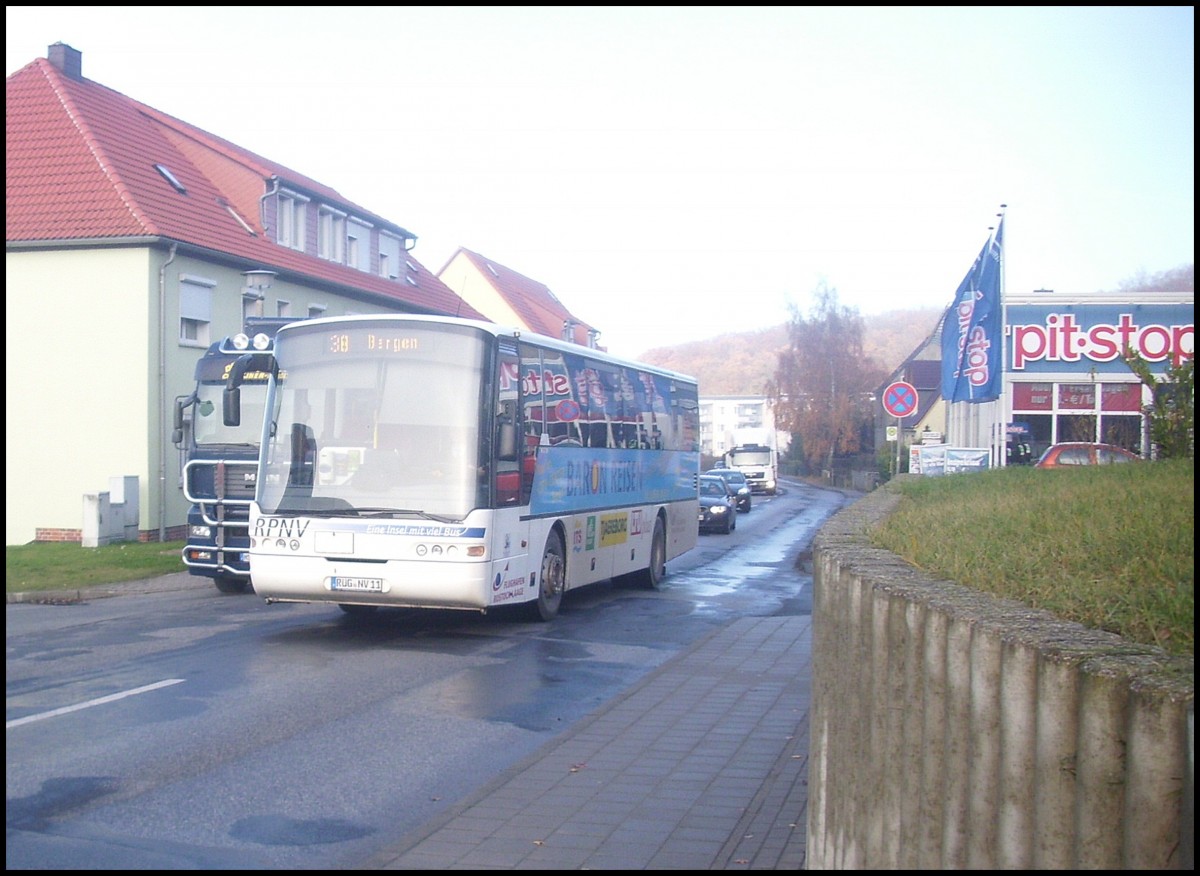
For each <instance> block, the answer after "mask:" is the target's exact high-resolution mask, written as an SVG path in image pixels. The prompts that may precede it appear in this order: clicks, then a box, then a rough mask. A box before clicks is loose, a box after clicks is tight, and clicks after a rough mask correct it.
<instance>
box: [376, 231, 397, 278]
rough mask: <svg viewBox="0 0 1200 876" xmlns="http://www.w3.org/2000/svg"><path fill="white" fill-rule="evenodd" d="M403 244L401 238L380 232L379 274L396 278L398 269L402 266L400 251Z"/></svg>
mask: <svg viewBox="0 0 1200 876" xmlns="http://www.w3.org/2000/svg"><path fill="white" fill-rule="evenodd" d="M402 251H403V246H402V245H401V243H400V238H398V237H393V236H392V235H390V234H384V233H383V232H382V231H381V232H379V276H381V277H387V278H388V279H389V280H395V279H396V277H397V276H398V275H397V274H396V271H397V270H398V269H399V267H400V253H401V252H402Z"/></svg>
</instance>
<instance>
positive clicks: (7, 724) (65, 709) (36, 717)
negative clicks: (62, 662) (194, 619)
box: [4, 678, 183, 730]
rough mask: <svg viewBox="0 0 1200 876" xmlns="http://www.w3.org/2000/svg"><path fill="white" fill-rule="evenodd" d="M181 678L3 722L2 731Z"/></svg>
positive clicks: (147, 690)
mask: <svg viewBox="0 0 1200 876" xmlns="http://www.w3.org/2000/svg"><path fill="white" fill-rule="evenodd" d="M182 682H183V679H182V678H168V679H166V680H165V681H156V682H155V683H154V684H148V685H146V686H145V687H135V688H133V690H127V691H122V692H121V693H115V694H109V695H108V696H106V697H100V698H99V699H95V700H88V701H87V702H86V703H77V704H76V705H74V706H63V707H62V708H61V709H52V710H51V711H49V712H42V713H40V714H38V715H26V716H25V717H24V718H15V719H14V720H12V721H5V722H4V729H5V730H8V729H9V728H10V727H19V726H20V725H22V724H32V723H33V722H34V721H41V720H42V719H43V718H55V717H58V716H59V715H66V714H67V713H69V712H78V711H79V710H80V709H90V708H91V707H92V706H101V705H104V703H112V702H116V701H117V700H123V699H125V697H132V696H136V695H137V694H143V693H148V692H149V691H152V690H158V689H159V688H160V687H170V686H171V685H173V684H181V683H182Z"/></svg>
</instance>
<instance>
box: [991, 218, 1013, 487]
mask: <svg viewBox="0 0 1200 876" xmlns="http://www.w3.org/2000/svg"><path fill="white" fill-rule="evenodd" d="M1007 212H1008V204H1001V205H1000V212H999V213H997V214H996V217H997V218H998V219H999V220H1000V221H999V223H998V224H999V226H1000V227H1003V226H1004V214H1005V213H1007ZM1005 239H1007V234H1006V235H1005ZM1006 273H1007V271H1005V270H1004V243H1003V241H1001V244H1000V399H999V401H1000V405H999V407H1000V423H999V424H998V425H997V426H993V432H994V433H999V439H1000V440H999V443H998V445H997V447H996V456H997V458H998V462H997V465H999V466H1002V467H1003V466H1005V465H1007V463H1008V453H1007V451H1008V424H1009V423H1010V422H1012V398H1011V396H1010V395H1009V391H1008V389H1009V387H1008V296H1006V295H1005V294H1004V279H1005V274H1006Z"/></svg>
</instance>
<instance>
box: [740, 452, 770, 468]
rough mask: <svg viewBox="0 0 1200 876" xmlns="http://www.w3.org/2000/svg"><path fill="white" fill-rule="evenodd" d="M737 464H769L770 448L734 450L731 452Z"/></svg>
mask: <svg viewBox="0 0 1200 876" xmlns="http://www.w3.org/2000/svg"><path fill="white" fill-rule="evenodd" d="M731 455H732V456H733V458H734V459H735V460H736V461H737V464H738V465H770V464H771V451H770V450H735V451H734V452H733V453H732V454H731Z"/></svg>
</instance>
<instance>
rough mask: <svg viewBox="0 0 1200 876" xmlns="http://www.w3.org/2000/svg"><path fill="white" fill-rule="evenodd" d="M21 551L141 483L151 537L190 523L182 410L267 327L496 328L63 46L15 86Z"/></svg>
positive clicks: (402, 231)
mask: <svg viewBox="0 0 1200 876" xmlns="http://www.w3.org/2000/svg"><path fill="white" fill-rule="evenodd" d="M5 125H6V134H7V137H6V147H7V154H6V162H5V181H6V205H5V206H6V211H5V220H6V235H5V244H6V247H5V273H6V280H7V295H6V297H5V315H6V348H7V357H6V380H5V384H6V399H5V402H6V415H7V423H8V425H7V428H6V448H7V479H6V487H7V489H6V500H5V542H6V544H24V543H26V542H29V541H34V540H77V539H78V538H79V537H80V534H81V530H82V508H83V506H84V496H85V495H86V494H94V493H96V492H100V491H103V490H105V489H107V487H108V484H109V483H110V481H111V480H113V479H114V478H129V477H131V476H136V477H137V483H138V497H137V498H138V502H137V504H138V508H139V510H138V524H137V528H138V532H139V536H140V537H142V538H144V539H149V540H156V539H157V538H160V537H163V536H164V535H165V536H166V537H176V536H178V535H179V533H180V532H181V531H182V527H183V525H184V523H185V521H186V511H187V502H186V501H185V500H184V498H183V493H182V488H181V479H180V472H181V459H180V458H179V451H177V450H176V449H175V447H174V446H173V445H172V441H171V437H172V413H171V408H172V400H173V399H174V398H175V397H176V396H178V395H181V394H184V393H187V392H189V391H190V390H191V386H192V381H193V378H192V375H193V370H194V367H195V363H196V360H197V359H198V358H199V357H200V356H201V355H202V354H203V352H204V350H205V348H206V347H207V345H208V344H209V342H210V341H215V340H218V339H219V338H220V337H222V336H224V335H228V334H233V333H235V332H237V331H239V330H240V329H241V327H242V326H243V324H244V321H245V319H246V317H249V316H282V317H296V318H304V317H315V316H322V315H324V316H337V315H343V314H351V313H430V314H451V315H458V316H466V317H474V318H484V317H483V314H482V312H481V311H479V310H477V309H476V308H474V307H473V306H472V305H471V304H469V303H468V302H466V301H464V300H463V299H462V298H461V297H460V296H459V295H457V294H456V293H455V292H453V291H452V290H451V289H450V288H449V287H448V286H447V285H446V284H445V283H444V282H442V280H440V279H439V278H438V277H437V276H436V275H435V274H434V273H433V272H432V271H430V270H429V269H427V268H426V267H425V266H423V265H422V264H421V263H420V262H419V261H418V260H417V258H416V257H415V256H414V255H413V252H412V250H413V247H414V244H415V243H416V235H414V234H413V233H412V232H410V231H408V230H407V229H406V228H405V227H403V226H401V225H398V224H396V223H395V222H393V221H391V220H389V219H386V218H385V217H383V216H380V215H378V214H376V213H374V212H372V211H370V210H368V209H366V208H364V207H363V206H362V205H359V204H355V203H353V202H351V201H349V200H348V199H346V198H344V197H342V196H341V195H340V194H338V192H337V191H336V190H334V189H332V188H330V187H329V186H327V185H324V184H322V183H319V182H317V181H315V180H312V179H309V178H308V177H306V176H304V175H303V174H300V173H297V172H296V171H293V170H291V169H289V168H287V167H284V166H282V165H280V164H277V163H275V162H273V161H271V160H269V159H267V158H264V157H262V156H259V155H256V154H254V153H252V152H249V151H247V150H245V149H242V148H241V147H239V146H237V145H235V144H234V143H231V142H229V141H228V140H224V139H222V138H220V137H217V136H214V135H213V134H210V133H208V132H207V131H203V130H200V129H199V128H196V127H194V126H192V125H189V124H187V123H186V122H184V121H181V120H179V119H176V118H174V117H172V116H170V115H168V114H166V113H165V112H162V111H160V110H157V109H154V108H153V107H149V106H146V105H145V104H142V103H139V102H138V101H136V100H133V99H131V98H129V97H127V96H125V95H123V94H120V93H118V92H116V91H113V90H112V89H110V88H107V87H105V86H103V85H101V84H99V83H97V82H93V81H92V80H89V79H87V78H85V77H84V75H83V59H82V54H81V53H80V52H78V51H77V50H75V49H74V48H72V47H70V46H68V45H64V44H62V43H56V44H55V45H52V46H50V47H49V52H48V57H47V58H39V59H36V60H34V61H32V62H31V63H30V64H28V65H26V66H25V67H23V68H22V69H20V70H18V71H17V72H16V73H13V74H12V75H11V76H9V77H8V78H7V79H6V81H5Z"/></svg>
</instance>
